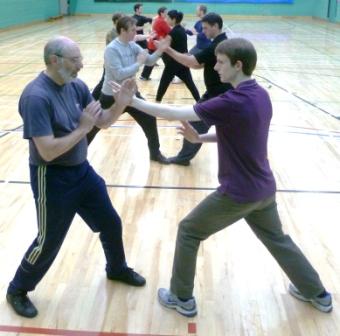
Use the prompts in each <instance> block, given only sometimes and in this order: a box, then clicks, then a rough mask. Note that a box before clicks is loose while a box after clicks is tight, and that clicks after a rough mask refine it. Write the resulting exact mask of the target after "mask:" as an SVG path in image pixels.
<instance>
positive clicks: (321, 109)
mask: <svg viewBox="0 0 340 336" xmlns="http://www.w3.org/2000/svg"><path fill="white" fill-rule="evenodd" d="M256 77H258V78H261V79H263V80H265V81H267V82H268V83H270V84H272V85H274V86H276V87H277V88H279V89H281V90H282V91H284V92H287V93H289V94H290V95H292V96H293V97H295V98H297V99H299V100H301V101H302V102H304V103H306V104H307V105H310V106H312V107H314V108H316V109H317V110H319V111H321V112H323V113H325V114H328V115H329V116H331V117H333V118H335V119H340V117H336V116H335V115H333V114H332V113H331V112H328V111H327V110H325V109H323V108H322V107H319V106H317V105H315V104H314V103H312V102H311V101H309V100H307V99H305V98H303V97H301V96H299V95H298V94H296V93H294V92H291V91H289V90H288V89H286V88H284V87H283V86H281V85H279V84H277V83H275V82H273V81H271V80H270V79H268V78H266V77H263V76H259V75H256Z"/></svg>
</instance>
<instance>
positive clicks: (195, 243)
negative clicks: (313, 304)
mask: <svg viewBox="0 0 340 336" xmlns="http://www.w3.org/2000/svg"><path fill="white" fill-rule="evenodd" d="M242 218H244V219H245V220H246V222H247V223H248V225H249V226H250V228H251V229H252V230H253V232H254V233H255V234H256V236H257V238H258V239H260V240H261V242H262V243H263V244H264V245H265V246H266V248H267V249H268V251H269V252H270V253H271V255H272V256H273V257H274V258H275V260H276V261H277V262H278V263H279V265H280V266H281V268H282V269H283V271H284V272H285V273H286V275H287V276H288V278H289V279H290V280H291V282H292V283H293V284H294V285H295V286H296V288H298V289H299V291H300V292H301V293H302V294H303V295H304V296H305V297H306V298H312V297H315V296H317V295H319V294H321V293H322V292H323V291H324V287H323V285H322V283H321V280H320V278H319V275H318V273H317V272H316V271H315V270H314V268H313V267H312V265H311V264H310V263H309V261H308V260H307V259H306V257H305V256H304V255H303V253H302V252H301V250H300V249H299V248H298V247H297V246H296V245H295V243H294V242H293V241H292V239H291V238H290V237H289V236H288V235H286V234H284V232H283V231H282V225H281V221H280V218H279V215H278V212H277V206H276V202H275V196H273V197H270V198H267V199H265V200H262V201H259V202H255V203H236V202H234V201H233V200H231V199H230V198H229V197H228V196H225V195H221V194H219V193H218V192H214V193H212V194H210V195H209V196H208V197H207V198H205V199H204V200H203V201H202V202H201V203H200V204H198V206H197V207H196V208H194V209H193V210H192V211H191V212H190V213H189V215H187V216H186V217H185V218H184V219H183V220H182V221H181V222H180V224H179V228H178V232H177V240H176V249H175V256H174V262H173V269H172V278H171V283H170V290H171V292H172V293H174V294H175V295H177V296H179V297H180V298H183V299H187V298H191V297H192V295H193V290H194V278H195V270H196V258H197V252H198V248H199V245H200V242H201V241H203V240H205V239H207V238H208V237H209V236H210V235H212V234H214V233H216V232H218V231H220V230H222V229H224V228H226V227H228V226H229V225H231V224H233V223H235V222H236V221H238V220H239V219H242ZM215 266H216V267H219V266H218V265H215Z"/></svg>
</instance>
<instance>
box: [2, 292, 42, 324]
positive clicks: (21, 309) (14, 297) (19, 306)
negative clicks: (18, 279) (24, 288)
mask: <svg viewBox="0 0 340 336" xmlns="http://www.w3.org/2000/svg"><path fill="white" fill-rule="evenodd" d="M6 299H7V302H8V303H9V304H10V305H11V306H12V308H13V309H14V311H15V312H16V313H17V314H18V315H20V316H24V317H29V318H32V317H35V316H37V315H38V311H37V308H35V306H34V304H33V303H32V302H31V300H30V299H29V298H28V296H27V293H26V292H19V293H17V294H10V293H7V294H6Z"/></svg>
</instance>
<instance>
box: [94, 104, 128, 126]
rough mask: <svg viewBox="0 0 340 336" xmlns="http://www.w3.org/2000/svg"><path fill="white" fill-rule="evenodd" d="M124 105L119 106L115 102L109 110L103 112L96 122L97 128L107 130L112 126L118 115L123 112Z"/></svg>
mask: <svg viewBox="0 0 340 336" xmlns="http://www.w3.org/2000/svg"><path fill="white" fill-rule="evenodd" d="M125 108H126V105H121V104H118V103H117V102H115V103H114V104H113V105H112V107H111V108H110V109H107V110H103V111H102V113H101V115H100V117H99V118H98V120H97V122H96V126H97V127H99V128H108V127H110V126H111V125H112V124H114V123H115V122H116V121H117V119H118V118H119V117H120V115H121V114H122V113H123V112H124V110H125Z"/></svg>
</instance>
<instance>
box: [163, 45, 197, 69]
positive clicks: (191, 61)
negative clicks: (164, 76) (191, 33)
mask: <svg viewBox="0 0 340 336" xmlns="http://www.w3.org/2000/svg"><path fill="white" fill-rule="evenodd" d="M165 52H166V53H167V54H168V55H169V56H171V57H172V58H173V59H174V60H175V61H177V62H178V63H181V64H183V65H185V66H187V67H188V68H192V69H199V68H202V66H203V65H201V64H199V63H198V62H197V60H196V58H195V56H193V55H189V54H182V53H179V52H178V51H176V50H174V49H172V48H171V47H168V48H167V49H166V50H165Z"/></svg>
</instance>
